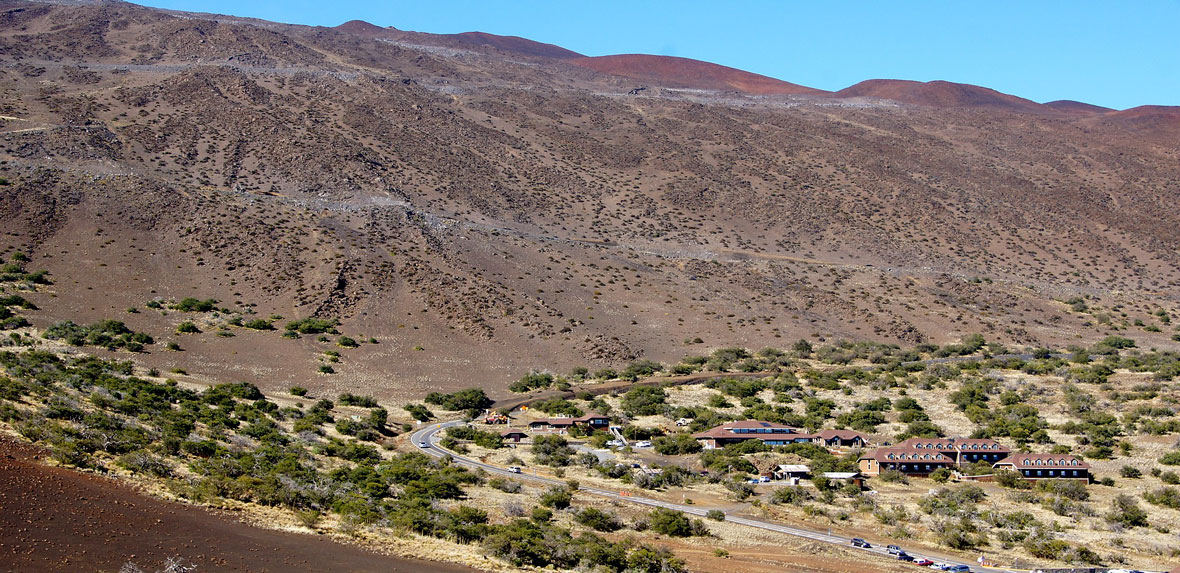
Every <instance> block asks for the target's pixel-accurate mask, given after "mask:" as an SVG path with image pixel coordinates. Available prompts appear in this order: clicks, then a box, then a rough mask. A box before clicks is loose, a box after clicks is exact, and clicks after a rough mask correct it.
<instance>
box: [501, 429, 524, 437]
mask: <svg viewBox="0 0 1180 573" xmlns="http://www.w3.org/2000/svg"><path fill="white" fill-rule="evenodd" d="M512 434H521V435H524V436H527V435H528V434H526V433H525V431H524V430H517V429H512V430H504V431H502V432H500V435H501V436H511V435H512Z"/></svg>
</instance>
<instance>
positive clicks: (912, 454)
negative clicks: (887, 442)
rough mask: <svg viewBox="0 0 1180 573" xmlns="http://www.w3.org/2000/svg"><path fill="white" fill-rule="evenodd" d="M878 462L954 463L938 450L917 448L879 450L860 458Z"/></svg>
mask: <svg viewBox="0 0 1180 573" xmlns="http://www.w3.org/2000/svg"><path fill="white" fill-rule="evenodd" d="M860 459H862V460H865V459H871V460H876V461H878V462H921V463H934V464H941V463H947V464H949V463H953V462H952V461H951V459H950V458H948V457H946V456H944V455H943V454H941V453H939V452H938V451H936V450H929V449H917V448H877V449H876V450H873V451H872V452H869V453H867V454H865V455H863V456H861V457H860Z"/></svg>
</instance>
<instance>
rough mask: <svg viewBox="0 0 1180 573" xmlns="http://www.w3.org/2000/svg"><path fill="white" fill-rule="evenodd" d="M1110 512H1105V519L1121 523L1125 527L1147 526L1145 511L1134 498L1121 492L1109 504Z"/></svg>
mask: <svg viewBox="0 0 1180 573" xmlns="http://www.w3.org/2000/svg"><path fill="white" fill-rule="evenodd" d="M1110 506H1111V507H1110V512H1108V513H1107V514H1106V516H1105V517H1106V520H1107V521H1109V522H1110V523H1115V524H1119V525H1123V526H1125V527H1147V526H1148V525H1149V524H1148V521H1147V512H1146V511H1144V510H1143V508H1141V507H1139V504H1138V503H1135V498H1133V497H1131V496H1129V495H1126V494H1123V495H1119V496H1118V497H1116V498H1115V499H1114V500H1113V501H1111V504H1110Z"/></svg>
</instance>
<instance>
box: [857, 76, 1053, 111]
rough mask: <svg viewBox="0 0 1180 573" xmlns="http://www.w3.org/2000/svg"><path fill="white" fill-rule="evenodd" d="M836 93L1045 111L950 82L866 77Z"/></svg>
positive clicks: (1027, 102)
mask: <svg viewBox="0 0 1180 573" xmlns="http://www.w3.org/2000/svg"><path fill="white" fill-rule="evenodd" d="M835 95H836V97H875V98H883V99H891V100H894V101H899V102H902V103H908V104H913V105H923V106H930V107H986V108H992V109H1003V110H1009V111H1024V112H1041V113H1043V112H1045V111H1050V110H1046V109H1045V106H1043V105H1041V104H1039V103H1036V102H1034V101H1030V100H1026V99H1024V98H1019V97H1016V96H1013V95H1008V94H1005V93H1000V92H998V91H996V90H993V89H988V88H983V87H979V86H973V85H969V84H957V83H953V82H944V81H934V82H915V81H909V80H866V81H863V82H860V83H859V84H856V85H854V86H850V87H846V88H844V89H842V90H840V91H838V92H836V94H835Z"/></svg>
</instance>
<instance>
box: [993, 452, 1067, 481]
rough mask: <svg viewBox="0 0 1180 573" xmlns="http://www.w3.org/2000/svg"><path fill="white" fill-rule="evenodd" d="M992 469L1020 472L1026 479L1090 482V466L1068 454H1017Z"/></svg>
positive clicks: (1001, 461)
mask: <svg viewBox="0 0 1180 573" xmlns="http://www.w3.org/2000/svg"><path fill="white" fill-rule="evenodd" d="M992 467H994V468H996V469H997V470H1001V469H1007V470H1012V471H1015V472H1019V473H1020V475H1022V476H1024V479H1030V480H1039V479H1084V480H1087V481H1089V480H1090V464H1087V463H1086V462H1084V461H1082V460H1079V459H1077V458H1076V457H1074V456H1071V455H1067V454H1023V453H1016V454H1012V455H1010V456H1008V457H1007V458H1004V459H1002V460H1000V461H998V462H996V463H995V464H994V465H993V466H992Z"/></svg>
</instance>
